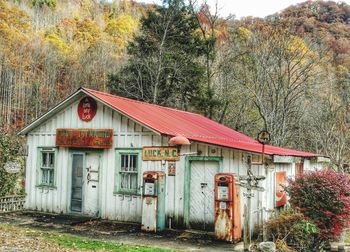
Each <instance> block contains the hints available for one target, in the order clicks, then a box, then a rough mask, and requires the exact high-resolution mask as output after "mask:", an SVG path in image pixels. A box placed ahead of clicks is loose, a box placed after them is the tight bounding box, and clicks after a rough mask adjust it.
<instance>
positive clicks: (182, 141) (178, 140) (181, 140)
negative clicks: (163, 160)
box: [168, 135, 199, 156]
mask: <svg viewBox="0 0 350 252" xmlns="http://www.w3.org/2000/svg"><path fill="white" fill-rule="evenodd" d="M168 144H169V145H173V146H176V148H177V150H178V153H179V156H185V155H199V154H198V152H190V153H182V154H180V150H181V147H182V146H183V145H190V144H191V142H190V140H188V138H187V137H185V136H182V135H176V136H174V137H172V138H170V139H169V141H168Z"/></svg>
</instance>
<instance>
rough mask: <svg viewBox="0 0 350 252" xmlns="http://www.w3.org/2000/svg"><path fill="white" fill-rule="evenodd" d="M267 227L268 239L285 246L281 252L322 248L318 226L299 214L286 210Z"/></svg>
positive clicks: (267, 223) (268, 222) (268, 223)
mask: <svg viewBox="0 0 350 252" xmlns="http://www.w3.org/2000/svg"><path fill="white" fill-rule="evenodd" d="M265 225H266V230H267V237H268V239H269V240H272V241H274V242H276V244H277V245H279V244H283V245H284V247H283V248H282V247H280V248H278V249H279V251H293V249H296V250H297V251H313V250H314V248H316V247H319V246H320V244H319V241H318V234H319V230H318V228H317V226H316V225H315V224H314V223H312V222H311V221H310V220H309V219H307V218H305V217H304V215H303V214H301V213H299V212H296V211H293V210H284V211H282V212H280V214H279V215H278V216H276V217H274V218H271V219H270V220H268V221H267V222H266V224H265ZM285 245H288V246H285ZM288 247H290V248H288ZM289 249H290V250H289Z"/></svg>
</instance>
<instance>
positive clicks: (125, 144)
mask: <svg viewBox="0 0 350 252" xmlns="http://www.w3.org/2000/svg"><path fill="white" fill-rule="evenodd" d="M78 102H79V101H78V100H77V101H75V102H73V103H71V104H70V105H68V106H67V107H66V108H64V109H63V110H62V111H60V112H58V113H57V114H56V115H54V116H53V117H51V118H50V119H48V120H47V121H46V122H44V123H42V124H41V125H40V126H38V127H37V128H35V129H34V130H32V131H31V132H30V133H29V134H28V138H27V140H28V145H29V149H28V158H27V169H26V178H27V181H26V192H27V197H26V203H25V207H26V208H27V209H32V210H39V211H46V212H55V213H69V204H70V194H71V174H72V171H71V164H70V162H71V160H70V152H69V149H68V148H59V151H58V152H57V157H56V170H55V183H56V188H50V189H48V188H39V187H37V182H38V171H37V169H38V167H37V157H38V153H37V152H38V148H39V147H45V146H46V147H54V146H55V137H56V135H55V134H56V128H93V129H99V128H111V129H113V130H114V145H113V148H112V149H108V150H103V151H102V152H101V154H102V160H101V164H100V165H101V167H100V174H99V199H100V202H99V204H100V205H99V209H100V216H101V217H102V218H105V219H110V220H118V221H129V222H141V196H139V195H123V194H114V187H115V178H116V176H115V175H116V174H115V173H116V164H115V160H116V148H142V147H143V146H167V145H168V144H167V143H168V140H169V138H168V137H164V136H160V135H159V134H157V133H155V132H152V131H151V130H149V129H147V128H145V127H143V126H142V125H140V124H139V123H137V122H134V121H133V120H131V119H129V118H127V117H126V116H124V115H122V114H120V113H118V112H116V111H113V110H112V109H110V108H109V107H107V106H105V105H102V104H101V103H98V110H97V113H96V116H95V117H94V119H93V120H92V121H91V122H83V121H81V120H80V119H79V118H78V115H77V106H78ZM198 151H200V152H201V154H200V155H201V156H218V157H222V158H223V167H222V168H223V172H231V173H235V174H239V175H246V174H247V159H248V155H250V153H247V152H245V151H240V150H234V149H229V148H221V147H218V146H213V145H208V144H203V143H196V142H193V143H191V145H190V146H183V147H182V149H181V153H193V152H198ZM167 167H168V162H161V161H142V164H141V173H143V172H144V171H151V170H152V171H164V172H165V173H166V175H167ZM321 167H322V164H317V163H315V162H310V161H309V160H307V159H306V160H305V161H304V168H305V170H312V169H320V168H321ZM252 168H253V173H254V174H256V175H264V176H266V180H264V181H262V182H260V183H261V186H263V187H265V190H266V191H265V192H256V191H254V194H255V195H254V197H253V198H252V212H254V211H255V210H256V209H257V207H258V204H259V202H261V204H262V206H263V207H265V208H267V209H272V208H274V204H275V202H274V201H275V198H274V195H275V173H276V172H277V171H286V172H287V176H292V175H294V173H295V164H293V163H285V164H271V165H268V166H266V167H263V166H257V165H254V166H253V167H252ZM184 175H185V155H183V156H181V157H180V161H178V162H176V176H167V186H166V216H168V217H171V219H172V222H173V223H177V222H178V223H180V225H181V224H182V221H183V216H184V190H185V184H184V183H186V181H185V178H184ZM139 177H140V181H139V184H140V185H141V183H142V176H139ZM212 182H213V183H214V177H213V178H212ZM244 192H246V189H245V188H241V189H240V201H241V223H242V225H243V206H244V205H245V204H246V202H247V200H246V197H244ZM213 197H214V195H213ZM265 216H267V215H265ZM257 221H258V214H257V213H255V214H253V215H252V224H255V223H257Z"/></svg>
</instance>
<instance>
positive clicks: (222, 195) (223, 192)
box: [218, 186, 228, 200]
mask: <svg viewBox="0 0 350 252" xmlns="http://www.w3.org/2000/svg"><path fill="white" fill-rule="evenodd" d="M218 200H228V187H227V186H218Z"/></svg>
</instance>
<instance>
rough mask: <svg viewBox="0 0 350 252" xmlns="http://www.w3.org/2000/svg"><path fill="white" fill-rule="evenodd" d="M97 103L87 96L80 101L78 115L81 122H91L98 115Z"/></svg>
mask: <svg viewBox="0 0 350 252" xmlns="http://www.w3.org/2000/svg"><path fill="white" fill-rule="evenodd" d="M96 111H97V103H96V101H95V100H94V99H93V98H91V97H89V96H86V97H84V98H83V99H81V100H80V102H79V105H78V115H79V118H80V120H82V121H84V122H90V121H91V120H92V119H93V118H94V117H95V115H96Z"/></svg>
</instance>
